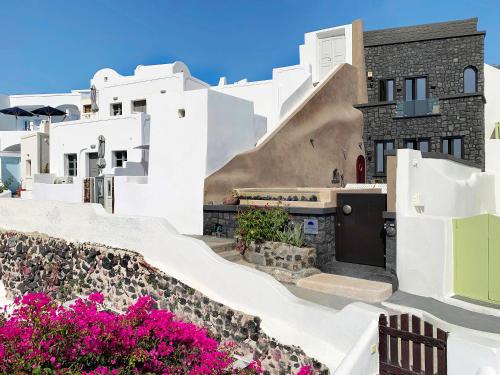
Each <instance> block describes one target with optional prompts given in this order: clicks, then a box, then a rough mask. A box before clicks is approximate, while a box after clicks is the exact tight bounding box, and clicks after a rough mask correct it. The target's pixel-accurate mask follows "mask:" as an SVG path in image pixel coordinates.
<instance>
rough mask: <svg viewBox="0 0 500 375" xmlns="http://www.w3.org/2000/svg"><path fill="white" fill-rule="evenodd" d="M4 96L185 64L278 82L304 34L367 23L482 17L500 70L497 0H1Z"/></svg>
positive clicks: (211, 74)
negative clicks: (105, 72) (109, 73)
mask: <svg viewBox="0 0 500 375" xmlns="http://www.w3.org/2000/svg"><path fill="white" fill-rule="evenodd" d="M1 6H2V9H1V12H2V23H1V28H2V33H3V38H2V42H1V43H0V57H1V58H0V70H1V72H2V74H1V76H0V93H4V94H18V93H46V92H65V91H69V90H71V89H77V88H88V86H89V80H90V78H91V77H92V76H93V74H94V73H95V72H96V71H97V70H99V69H101V68H104V67H110V68H113V69H115V70H117V71H118V72H119V73H121V74H131V73H132V72H133V70H134V68H135V67H136V66H137V65H139V64H159V63H168V62H172V61H175V60H181V61H184V62H185V63H186V64H187V65H188V66H189V68H190V70H191V73H192V74H193V75H194V76H196V77H198V78H200V79H203V80H205V81H207V82H209V83H212V84H214V83H216V82H217V81H218V78H219V77H220V76H226V77H227V78H228V81H229V82H233V81H235V80H239V79H242V78H248V79H249V80H259V79H267V78H270V77H271V70H272V68H273V67H279V66H286V65H290V64H296V63H298V59H299V56H298V45H299V44H301V43H302V42H303V34H304V33H305V32H308V31H313V30H318V29H321V28H325V27H331V26H337V25H341V24H346V23H349V22H351V21H352V20H354V19H357V18H361V19H363V20H364V22H365V29H366V30H370V29H378V28H387V27H397V26H405V25H413V24H419V23H428V22H438V21H447V20H452V19H460V18H470V17H478V18H479V29H480V30H486V31H487V36H486V47H485V51H486V52H485V61H486V62H487V63H490V64H500V18H499V17H500V0H476V1H470V0H468V1H464V0H446V1H440V0H413V1H403V0H399V1H398V0H376V1H375V0H373V1H357V0H348V1H344V0H300V1H299V0H182V1H167V0H133V1H131V0H88V1H84V2H81V1H78V2H77V1H73V0H45V1H44V0H17V1H2V4H1Z"/></svg>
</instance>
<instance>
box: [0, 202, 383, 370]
mask: <svg viewBox="0 0 500 375" xmlns="http://www.w3.org/2000/svg"><path fill="white" fill-rule="evenodd" d="M0 211H1V212H2V215H0V228H2V229H11V230H19V231H24V232H35V231H37V232H40V233H45V234H47V235H50V236H54V237H58V238H63V239H66V240H68V241H80V242H92V243H99V244H104V245H109V246H113V247H118V248H123V249H130V250H134V251H138V252H139V253H141V254H142V255H143V256H144V258H145V260H146V261H147V262H148V263H149V264H151V265H152V266H153V267H156V268H158V269H160V270H161V271H163V272H165V273H167V274H168V275H170V276H172V277H175V278H177V279H178V280H180V281H181V282H183V283H185V284H187V285H189V286H190V287H192V288H194V289H196V290H199V291H200V292H201V293H203V294H205V295H206V296H207V297H209V298H211V299H213V300H215V301H218V302H220V303H223V304H225V305H227V306H229V307H231V308H233V309H236V310H239V311H243V312H245V313H248V314H251V315H255V316H259V317H260V318H261V319H262V323H261V326H262V329H263V330H264V332H265V333H267V334H268V335H269V336H271V337H275V338H276V339H277V340H278V341H279V342H281V343H284V344H289V345H297V346H300V347H301V348H302V349H303V350H304V351H305V353H306V354H307V355H309V356H312V357H314V358H317V359H318V360H319V361H321V362H322V363H325V364H326V365H327V366H329V368H330V369H331V370H332V371H335V370H336V369H337V368H339V371H340V370H342V371H340V372H339V374H363V375H364V374H375V371H374V370H375V369H376V366H377V358H378V356H377V355H376V354H370V352H369V351H368V348H370V347H371V346H373V345H376V343H377V338H378V333H377V321H378V316H379V314H380V313H381V312H382V311H381V310H380V309H378V308H375V307H372V306H369V305H365V304H362V303H354V304H351V305H349V306H347V307H345V308H344V309H342V310H340V311H336V310H332V309H327V308H324V307H322V306H319V305H316V304H312V303H309V302H306V301H304V300H300V299H298V298H297V297H295V296H293V295H292V294H291V293H290V292H289V291H288V290H287V289H286V288H285V287H284V286H283V285H281V284H280V283H279V282H277V281H276V280H275V279H274V278H272V277H271V276H269V275H267V274H265V273H262V272H259V271H256V270H254V269H251V268H248V267H244V266H241V265H238V264H235V263H232V262H228V261H226V260H225V259H223V258H221V257H219V256H218V255H216V254H215V253H214V252H213V251H212V250H211V249H210V248H209V247H207V246H206V245H205V244H204V243H203V242H202V241H198V240H195V239H193V238H189V237H184V236H182V235H179V234H178V232H177V231H176V230H175V229H174V228H173V227H172V226H171V225H170V224H169V223H168V222H167V221H165V220H162V219H154V218H140V217H125V216H118V215H108V214H106V213H105V212H104V209H103V208H102V207H100V206H98V205H90V204H87V205H81V204H70V203H57V202H47V201H43V202H42V201H23V200H15V199H4V200H0ZM229 280H230V282H228V281H229ZM359 348H364V349H365V350H362V351H361V352H357V349H359ZM352 350H354V351H352ZM349 353H351V356H348V354H349ZM356 353H357V354H356ZM353 355H357V357H355V358H353V357H352V356H353ZM344 361H346V362H345V363H344ZM358 362H359V363H358ZM365 369H369V370H370V371H367V372H359V371H360V370H365ZM350 371H352V372H350Z"/></svg>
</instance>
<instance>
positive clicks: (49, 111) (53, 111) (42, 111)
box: [31, 106, 66, 117]
mask: <svg viewBox="0 0 500 375" xmlns="http://www.w3.org/2000/svg"><path fill="white" fill-rule="evenodd" d="M31 112H32V113H34V114H35V115H42V116H49V117H52V116H64V115H66V112H64V111H61V110H60V109H57V108H54V107H51V106H46V107H42V108H38V109H35V110H33V111H31Z"/></svg>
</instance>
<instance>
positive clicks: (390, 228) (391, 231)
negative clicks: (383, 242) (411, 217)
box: [384, 223, 396, 237]
mask: <svg viewBox="0 0 500 375" xmlns="http://www.w3.org/2000/svg"><path fill="white" fill-rule="evenodd" d="M384 229H385V234H387V237H394V236H395V235H396V224H394V223H385V224H384Z"/></svg>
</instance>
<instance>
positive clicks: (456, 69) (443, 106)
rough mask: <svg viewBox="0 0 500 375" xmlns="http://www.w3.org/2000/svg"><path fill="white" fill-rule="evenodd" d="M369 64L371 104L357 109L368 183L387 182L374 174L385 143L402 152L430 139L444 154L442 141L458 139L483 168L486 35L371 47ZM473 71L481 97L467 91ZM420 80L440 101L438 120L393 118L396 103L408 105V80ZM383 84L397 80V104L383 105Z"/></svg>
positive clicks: (367, 50)
mask: <svg viewBox="0 0 500 375" xmlns="http://www.w3.org/2000/svg"><path fill="white" fill-rule="evenodd" d="M436 25H437V26H436ZM436 25H434V26H433V27H437V28H439V27H441V26H439V25H441V24H436ZM430 26H432V25H430ZM438 26H439V27H438ZM408 30H409V31H408V32H410V31H411V28H409V29H408ZM396 31H397V30H396ZM434 34H436V33H434ZM436 35H437V34H436ZM365 63H366V70H367V71H369V72H372V75H373V79H372V80H368V82H367V85H368V86H367V88H368V105H359V106H357V107H358V109H360V110H361V111H362V112H363V117H364V129H363V140H364V143H365V149H366V154H367V165H366V171H367V178H368V179H373V178H378V179H382V180H384V179H385V174H380V175H376V174H375V151H374V145H375V142H376V141H382V140H394V141H395V142H396V144H395V146H396V148H402V147H404V141H405V140H410V139H411V140H415V139H416V140H418V139H429V140H430V151H431V152H441V138H442V137H451V136H453V137H455V136H460V137H462V138H463V140H462V142H463V158H464V159H465V160H469V161H472V162H473V163H474V164H475V165H476V166H478V167H480V168H484V98H483V96H482V94H483V92H484V34H482V33H474V34H470V35H464V36H457V37H449V38H441V39H437V38H436V39H432V40H421V41H412V42H406V43H392V44H390V43H388V44H381V45H377V44H373V45H368V46H365ZM469 66H473V67H474V68H475V69H476V70H477V95H467V94H464V92H463V86H464V69H465V68H467V67H469ZM418 76H426V77H427V97H428V98H438V99H439V104H440V115H437V116H436V115H431V116H421V117H407V118H394V114H395V109H396V104H395V102H396V101H402V100H404V90H405V86H404V81H405V78H408V77H418ZM384 79H394V80H395V92H394V102H389V103H388V102H385V103H380V102H379V85H380V80H384Z"/></svg>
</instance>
